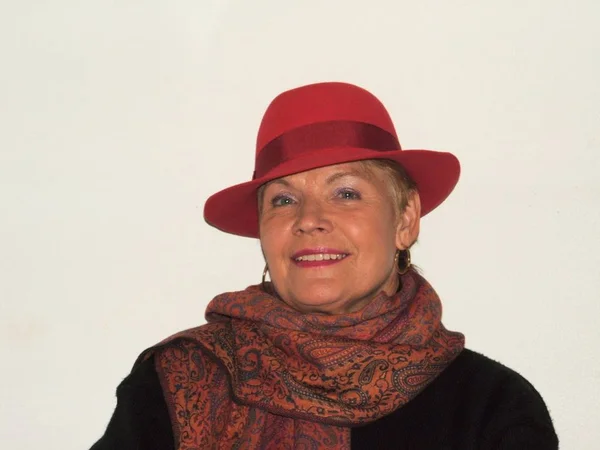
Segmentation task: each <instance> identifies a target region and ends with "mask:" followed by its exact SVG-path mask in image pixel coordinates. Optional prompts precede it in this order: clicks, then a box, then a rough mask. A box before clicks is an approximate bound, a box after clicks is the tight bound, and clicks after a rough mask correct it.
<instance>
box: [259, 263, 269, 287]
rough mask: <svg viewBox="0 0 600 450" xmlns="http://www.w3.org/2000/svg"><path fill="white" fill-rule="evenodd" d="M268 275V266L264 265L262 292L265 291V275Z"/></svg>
mask: <svg viewBox="0 0 600 450" xmlns="http://www.w3.org/2000/svg"><path fill="white" fill-rule="evenodd" d="M268 273H269V265H268V264H265V270H263V276H262V283H261V284H262V288H263V290H266V285H265V283H266V281H267V274H268Z"/></svg>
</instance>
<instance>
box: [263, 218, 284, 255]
mask: <svg viewBox="0 0 600 450" xmlns="http://www.w3.org/2000/svg"><path fill="white" fill-rule="evenodd" d="M259 232H260V245H261V247H262V250H263V253H264V254H265V257H266V259H267V262H269V263H271V264H272V263H273V262H274V260H276V259H277V257H278V255H280V254H283V253H284V251H285V246H286V244H287V240H286V239H285V235H286V233H285V227H284V225H283V224H281V223H278V221H277V220H276V219H265V220H261V221H260V223H259Z"/></svg>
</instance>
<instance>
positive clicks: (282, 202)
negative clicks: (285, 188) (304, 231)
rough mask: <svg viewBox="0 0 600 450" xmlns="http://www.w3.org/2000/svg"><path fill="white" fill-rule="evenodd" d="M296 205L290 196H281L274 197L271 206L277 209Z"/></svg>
mask: <svg viewBox="0 0 600 450" xmlns="http://www.w3.org/2000/svg"><path fill="white" fill-rule="evenodd" d="M293 203H294V199H293V198H292V197H291V196H290V195H288V194H279V195H276V196H275V197H273V199H272V200H271V205H272V206H273V207H275V208H278V207H280V206H286V205H291V204H293Z"/></svg>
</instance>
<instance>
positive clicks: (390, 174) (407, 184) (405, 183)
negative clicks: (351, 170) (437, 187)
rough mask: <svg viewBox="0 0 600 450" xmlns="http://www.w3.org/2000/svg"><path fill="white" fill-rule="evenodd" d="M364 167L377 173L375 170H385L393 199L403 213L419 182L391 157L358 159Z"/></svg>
mask: <svg viewBox="0 0 600 450" xmlns="http://www.w3.org/2000/svg"><path fill="white" fill-rule="evenodd" d="M358 162H359V163H360V165H361V166H362V168H363V169H364V170H365V171H367V172H370V173H372V174H373V175H375V173H374V172H375V171H377V170H379V171H380V172H383V175H384V176H385V177H386V178H387V181H388V182H389V183H387V184H388V185H389V186H390V189H391V194H392V199H393V200H394V206H395V207H396V212H397V213H398V214H401V213H402V212H403V211H404V209H405V208H406V206H407V205H408V200H409V198H410V196H411V195H412V194H413V193H415V192H417V183H416V182H415V181H414V180H413V179H412V178H411V176H410V175H409V174H408V173H407V172H406V170H405V169H404V167H402V165H401V164H400V163H397V162H396V161H393V160H391V159H366V160H363V161H358Z"/></svg>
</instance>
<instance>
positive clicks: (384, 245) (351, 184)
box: [259, 162, 420, 314]
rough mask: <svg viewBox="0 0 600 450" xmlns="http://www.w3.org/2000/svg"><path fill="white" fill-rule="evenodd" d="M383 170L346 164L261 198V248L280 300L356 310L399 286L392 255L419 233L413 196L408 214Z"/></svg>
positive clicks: (274, 187)
mask: <svg viewBox="0 0 600 450" xmlns="http://www.w3.org/2000/svg"><path fill="white" fill-rule="evenodd" d="M378 171H381V169H373V170H366V169H365V168H364V167H363V166H362V165H361V164H360V163H356V162H353V163H346V164H338V165H334V166H327V167H321V168H318V169H314V170H310V171H307V172H302V173H299V174H294V175H290V176H287V177H284V178H280V179H278V180H275V181H272V182H270V183H269V184H268V185H267V186H266V187H265V189H264V191H263V196H262V201H261V205H259V206H260V209H261V212H260V241H261V245H262V249H263V253H264V255H265V259H266V261H267V264H268V265H269V273H270V276H271V280H272V282H273V284H274V286H275V289H276V291H277V293H278V294H279V296H280V297H281V298H282V300H283V301H285V302H286V303H287V304H289V305H290V306H292V307H294V308H295V309H297V310H299V311H301V312H321V313H326V314H342V313H348V312H353V311H358V310H360V309H361V308H363V307H364V306H365V305H366V304H368V303H369V302H370V301H371V300H372V299H373V298H374V297H375V296H376V295H378V294H379V293H380V292H381V291H385V292H386V293H387V294H388V295H389V294H392V293H393V292H395V291H396V289H397V287H398V275H397V272H396V270H395V266H394V256H395V253H396V250H397V249H398V248H400V249H404V248H407V247H409V246H410V245H411V244H412V243H413V242H414V240H415V239H416V236H417V234H418V228H419V217H420V204H419V198H418V195H417V194H416V193H415V194H414V195H413V196H411V198H410V199H409V202H408V206H407V207H406V209H405V210H404V211H402V212H400V211H397V208H396V207H395V205H394V201H393V197H392V193H391V191H390V188H389V183H388V182H387V180H386V177H385V176H384V175H383V174H378V173H377V172H378Z"/></svg>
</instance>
